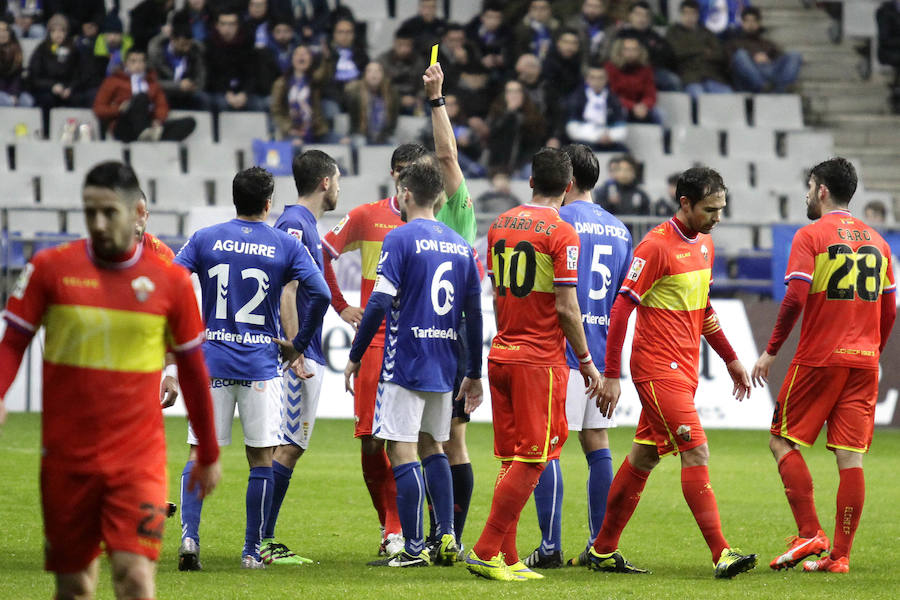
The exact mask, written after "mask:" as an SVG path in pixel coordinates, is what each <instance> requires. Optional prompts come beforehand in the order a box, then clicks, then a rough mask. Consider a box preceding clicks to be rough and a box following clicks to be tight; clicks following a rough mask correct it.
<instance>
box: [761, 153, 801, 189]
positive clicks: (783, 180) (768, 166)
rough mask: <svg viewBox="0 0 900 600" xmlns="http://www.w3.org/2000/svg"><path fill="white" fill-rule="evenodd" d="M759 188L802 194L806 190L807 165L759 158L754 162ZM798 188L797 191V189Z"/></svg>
mask: <svg viewBox="0 0 900 600" xmlns="http://www.w3.org/2000/svg"><path fill="white" fill-rule="evenodd" d="M754 165H755V171H756V185H755V187H756V188H757V189H761V190H771V191H784V190H790V193H791V194H792V195H793V194H796V195H798V196H802V195H803V194H804V190H806V173H805V168H806V167H805V166H804V165H802V164H801V163H799V162H794V161H789V160H779V159H772V160H758V161H756V162H755V163H754ZM795 190H796V191H795Z"/></svg>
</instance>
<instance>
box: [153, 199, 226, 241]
mask: <svg viewBox="0 0 900 600" xmlns="http://www.w3.org/2000/svg"><path fill="white" fill-rule="evenodd" d="M150 218H151V219H152V218H153V217H152V216H151V217H150ZM233 218H234V206H233V205H232V206H231V207H226V206H192V207H191V208H190V209H189V210H188V212H187V214H186V215H185V217H184V237H190V236H191V234H193V233H194V232H195V231H197V230H198V229H202V228H203V227H209V226H210V225H215V224H216V223H224V222H225V221H230V220H231V219H233Z"/></svg>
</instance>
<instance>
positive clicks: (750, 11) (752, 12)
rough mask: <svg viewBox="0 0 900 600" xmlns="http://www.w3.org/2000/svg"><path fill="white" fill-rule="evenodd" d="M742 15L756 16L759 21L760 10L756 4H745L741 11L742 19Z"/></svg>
mask: <svg viewBox="0 0 900 600" xmlns="http://www.w3.org/2000/svg"><path fill="white" fill-rule="evenodd" d="M744 17H756V20H757V21H761V20H762V11H760V10H759V8H757V7H756V6H745V7H744V10H742V11H741V18H742V19H743V18H744Z"/></svg>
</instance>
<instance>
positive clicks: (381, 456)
mask: <svg viewBox="0 0 900 600" xmlns="http://www.w3.org/2000/svg"><path fill="white" fill-rule="evenodd" d="M361 458H362V473H363V480H365V482H366V488H368V490H369V496H371V497H372V505H373V506H374V507H375V510H376V511H378V521H379V522H380V523H381V525H382V527H385V535H386V534H388V533H395V532H393V531H388V530H387V528H386V526H385V516H386V515H385V500H384V498H385V493H384V486H385V484H386V482H387V480H388V479H390V481H391V482H392V483H393V481H394V474H393V471H391V462H390V461H389V460H388V457H387V453H386V452H385V451H384V449H382V450H381V451H380V452H376V453H375V454H366V453H365V452H362V457H361ZM396 497H397V492H396V485H395V487H394V498H395V500H394V504H396ZM396 511H397V509H396V508H394V512H396ZM397 531H398V532H399V531H400V530H399V529H397Z"/></svg>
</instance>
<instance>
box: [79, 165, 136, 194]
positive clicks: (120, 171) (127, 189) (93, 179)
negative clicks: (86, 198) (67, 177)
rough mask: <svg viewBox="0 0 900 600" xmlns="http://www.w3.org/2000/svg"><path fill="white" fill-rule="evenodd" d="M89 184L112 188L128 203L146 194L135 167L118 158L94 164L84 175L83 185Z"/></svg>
mask: <svg viewBox="0 0 900 600" xmlns="http://www.w3.org/2000/svg"><path fill="white" fill-rule="evenodd" d="M88 186H92V187H99V188H106V189H109V190H112V191H114V192H115V193H116V194H117V195H118V196H119V198H121V199H122V201H124V202H126V203H127V204H134V203H136V202H137V201H138V200H140V199H141V197H142V196H143V195H144V193H143V192H142V191H141V184H140V183H139V182H138V178H137V174H136V173H135V172H134V169H132V168H131V167H129V166H128V165H126V164H125V163H123V162H120V161H118V160H108V161H106V162H102V163H100V164H98V165H94V167H92V168H91V170H90V171H88V172H87V175H85V176H84V186H83V187H88Z"/></svg>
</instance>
